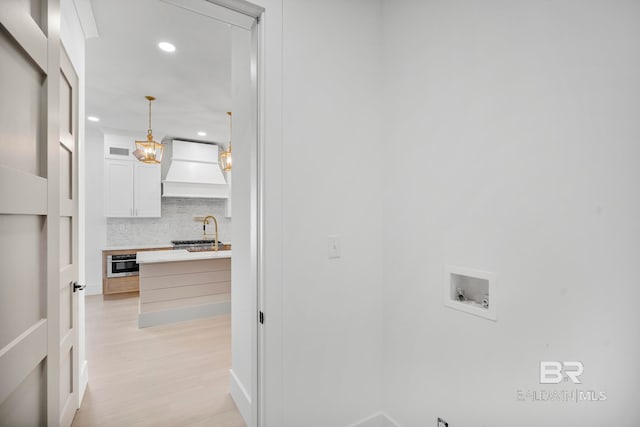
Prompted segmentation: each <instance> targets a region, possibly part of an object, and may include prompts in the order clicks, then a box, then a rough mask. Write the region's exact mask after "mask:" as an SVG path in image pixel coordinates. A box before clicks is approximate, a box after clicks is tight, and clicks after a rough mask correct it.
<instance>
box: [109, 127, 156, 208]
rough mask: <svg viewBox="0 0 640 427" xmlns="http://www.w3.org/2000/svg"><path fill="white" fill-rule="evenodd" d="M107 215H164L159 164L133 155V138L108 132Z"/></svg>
mask: <svg viewBox="0 0 640 427" xmlns="http://www.w3.org/2000/svg"><path fill="white" fill-rule="evenodd" d="M104 142H105V167H104V170H105V190H104V194H105V216H107V217H112V218H114V217H115V218H131V217H140V218H144V217H146V218H158V217H160V216H161V202H160V201H161V187H160V175H161V171H160V165H155V164H146V163H141V162H139V161H138V160H136V158H135V157H133V155H132V154H131V153H132V152H133V150H134V149H135V143H134V141H133V138H131V137H123V136H119V135H105V137H104Z"/></svg>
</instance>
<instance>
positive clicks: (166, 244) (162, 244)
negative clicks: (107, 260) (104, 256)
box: [102, 242, 173, 251]
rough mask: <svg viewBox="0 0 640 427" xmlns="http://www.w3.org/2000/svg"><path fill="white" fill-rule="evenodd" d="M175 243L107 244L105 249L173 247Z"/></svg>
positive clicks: (125, 249) (123, 249)
mask: <svg viewBox="0 0 640 427" xmlns="http://www.w3.org/2000/svg"><path fill="white" fill-rule="evenodd" d="M172 247H173V243H171V242H166V243H152V244H150V245H127V246H106V247H104V248H102V250H103V251H128V250H132V249H152V248H172Z"/></svg>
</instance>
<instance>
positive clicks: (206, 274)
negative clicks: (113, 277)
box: [136, 249, 231, 328]
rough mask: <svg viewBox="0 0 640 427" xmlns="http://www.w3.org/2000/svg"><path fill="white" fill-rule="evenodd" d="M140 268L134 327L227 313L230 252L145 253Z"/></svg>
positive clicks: (183, 251)
mask: <svg viewBox="0 0 640 427" xmlns="http://www.w3.org/2000/svg"><path fill="white" fill-rule="evenodd" d="M136 259H137V262H138V264H139V265H140V302H139V308H138V327H140V328H145V327H148V326H155V325H161V324H165V323H173V322H179V321H183V320H192V319H198V318H202V317H209V316H215V315H218V314H225V313H229V312H230V311H231V251H230V250H220V251H213V250H207V251H195V252H190V251H187V250H184V249H181V250H172V251H145V252H139V253H138V254H137V258H136Z"/></svg>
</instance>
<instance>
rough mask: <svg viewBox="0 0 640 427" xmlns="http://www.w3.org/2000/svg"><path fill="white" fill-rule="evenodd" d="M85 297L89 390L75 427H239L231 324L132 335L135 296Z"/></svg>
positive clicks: (208, 322) (221, 319) (220, 321)
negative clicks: (232, 375) (232, 378)
mask: <svg viewBox="0 0 640 427" xmlns="http://www.w3.org/2000/svg"><path fill="white" fill-rule="evenodd" d="M107 298H108V299H105V300H103V297H102V296H88V297H86V325H87V326H86V329H87V330H86V336H87V359H88V361H89V386H88V388H87V391H86V394H85V397H84V401H83V402H82V407H81V408H80V410H79V411H78V412H77V413H76V416H75V418H74V420H73V426H75V427H84V426H91V427H94V426H95V427H111V426H113V427H120V426H127V427H128V426H140V427H142V426H149V427H151V426H153V427H155V426H167V427H168V426H172V427H173V426H215V427H245V423H244V422H243V420H242V417H241V416H240V413H239V412H238V410H237V409H236V406H235V404H234V403H233V401H232V399H231V396H230V395H229V368H230V367H231V321H230V316H228V315H224V316H217V317H212V318H208V319H200V320H194V321H189V322H182V323H176V324H172V325H163V326H155V327H151V328H145V329H138V327H137V315H138V296H137V294H133V295H131V294H128V295H125V296H109V297H107Z"/></svg>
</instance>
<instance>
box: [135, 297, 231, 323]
mask: <svg viewBox="0 0 640 427" xmlns="http://www.w3.org/2000/svg"><path fill="white" fill-rule="evenodd" d="M228 313H231V302H229V301H226V302H216V303H210V304H201V305H195V306H192V307H181V308H172V309H169V310H162V311H151V312H148V313H140V314H138V328H147V327H149V326H156V325H164V324H165V323H175V322H182V321H185V320H194V319H202V318H204V317H210V316H217V315H218V314H228Z"/></svg>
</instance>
